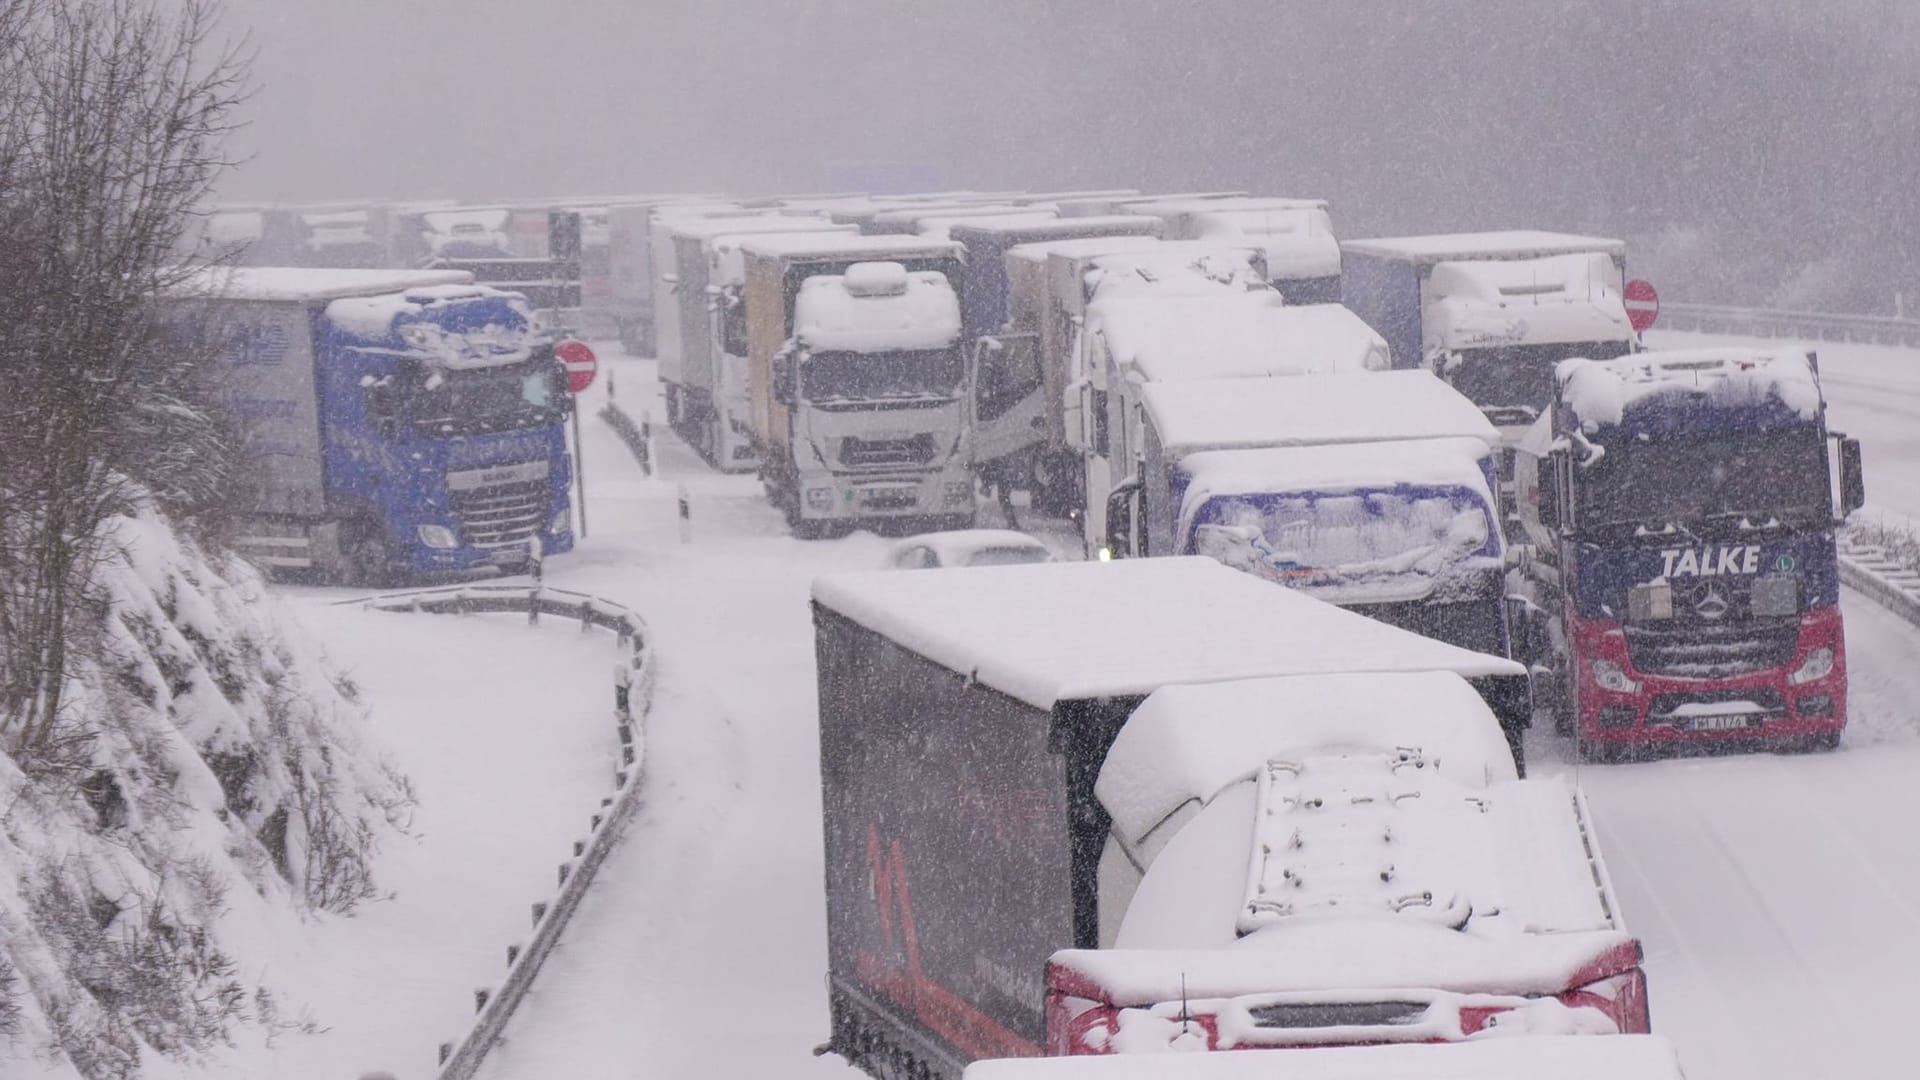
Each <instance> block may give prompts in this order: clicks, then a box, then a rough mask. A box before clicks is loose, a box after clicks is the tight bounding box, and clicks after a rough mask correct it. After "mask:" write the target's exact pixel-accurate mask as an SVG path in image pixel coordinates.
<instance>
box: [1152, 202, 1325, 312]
mask: <svg viewBox="0 0 1920 1080" xmlns="http://www.w3.org/2000/svg"><path fill="white" fill-rule="evenodd" d="M1127 210H1128V212H1130V213H1135V214H1145V215H1149V216H1152V217H1156V218H1159V219H1160V220H1161V221H1163V222H1165V223H1166V227H1167V228H1166V233H1165V236H1166V238H1167V239H1169V240H1215V241H1222V242H1228V243H1243V244H1245V243H1257V244H1260V245H1261V246H1262V247H1264V248H1265V249H1266V259H1267V273H1268V275H1270V276H1269V280H1270V281H1272V283H1273V287H1274V288H1276V289H1278V290H1280V292H1281V293H1283V294H1285V296H1286V298H1287V303H1289V304H1337V303H1339V302H1340V242H1339V241H1338V240H1337V239H1335V238H1334V233H1333V217H1332V215H1331V214H1330V213H1329V211H1328V206H1327V201H1326V200H1325V199H1290V198H1277V197H1255V198H1241V199H1166V200H1161V201H1157V202H1148V203H1134V204H1131V205H1129V206H1128V207H1127Z"/></svg>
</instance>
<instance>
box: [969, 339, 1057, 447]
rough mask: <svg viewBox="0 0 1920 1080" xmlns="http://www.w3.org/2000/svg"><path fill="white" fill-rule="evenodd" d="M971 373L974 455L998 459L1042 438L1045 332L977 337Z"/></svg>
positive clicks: (1044, 409)
mask: <svg viewBox="0 0 1920 1080" xmlns="http://www.w3.org/2000/svg"><path fill="white" fill-rule="evenodd" d="M970 373H971V376H972V378H971V383H972V387H973V393H972V395H971V397H972V404H973V458H974V461H975V462H985V461H995V460H998V459H1000V458H1004V457H1007V456H1009V455H1011V454H1015V453H1018V452H1019V451H1021V450H1024V449H1026V448H1027V447H1029V446H1032V445H1034V444H1035V443H1038V442H1039V441H1040V435H1041V430H1042V429H1043V427H1044V426H1045V424H1046V402H1045V401H1044V400H1043V399H1042V394H1043V393H1044V390H1043V380H1042V379H1041V376H1040V335H1039V334H1036V333H1001V334H993V335H989V336H986V337H981V338H978V339H976V340H975V341H974V343H973V360H972V363H971V365H970Z"/></svg>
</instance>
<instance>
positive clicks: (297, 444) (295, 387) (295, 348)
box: [170, 268, 573, 586]
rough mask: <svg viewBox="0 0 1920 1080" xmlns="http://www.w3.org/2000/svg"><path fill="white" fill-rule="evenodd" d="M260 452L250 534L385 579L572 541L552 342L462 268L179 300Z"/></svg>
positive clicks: (261, 545)
mask: <svg viewBox="0 0 1920 1080" xmlns="http://www.w3.org/2000/svg"><path fill="white" fill-rule="evenodd" d="M170 303H171V304H172V305H173V306H174V308H175V318H176V325H177V326H178V327H179V330H180V333H181V334H182V335H183V340H186V341H189V342H193V343H195V344H196V346H197V347H203V348H205V349H207V350H208V351H209V352H210V353H213V354H215V357H217V359H214V358H213V357H210V359H212V360H213V362H216V363H218V364H219V365H220V367H221V381H222V383H223V387H224V392H223V398H224V401H225V403H226V405H227V407H228V408H229V409H230V410H231V412H232V414H233V416H234V417H235V418H236V419H237V420H238V421H239V422H240V424H241V428H242V439H243V442H242V449H243V453H244V454H245V456H246V457H247V459H248V460H249V461H250V462H252V463H253V466H252V468H251V469H250V470H249V473H248V476H247V481H248V482H247V484H246V485H245V491H244V494H243V498H244V499H245V500H246V501H247V504H248V508H249V515H248V518H247V521H246V523H245V526H244V529H243V533H242V535H241V536H239V537H238V538H237V546H238V547H239V548H240V550H242V551H243V552H246V553H248V554H250V555H252V556H253V557H255V558H256V559H257V560H258V561H260V562H261V563H263V564H264V565H266V566H268V567H269V568H281V569H314V570H318V571H320V572H321V573H322V574H323V575H324V576H325V577H326V578H328V579H329V580H335V581H340V582H344V583H349V584H358V585H375V586H378V585H382V584H385V583H387V582H389V581H391V580H392V579H394V578H396V577H399V576H405V575H413V574H425V573H433V572H446V571H466V570H476V569H482V568H494V567H498V568H506V569H514V568H519V567H522V566H524V565H525V564H526V563H527V562H528V560H529V559H530V558H531V557H533V555H534V551H533V545H537V546H538V548H539V551H540V552H541V553H545V554H552V553H556V552H562V551H567V550H570V549H571V548H572V546H573V529H572V525H571V517H570V515H571V509H572V508H571V506H570V504H569V502H568V484H569V483H570V481H571V479H572V464H571V459H570V458H569V456H568V454H567V443H566V433H565V429H564V427H563V426H562V424H563V421H564V420H565V419H566V418H567V416H568V415H569V414H570V411H571V409H572V401H571V398H570V396H569V395H568V393H567V385H566V373H565V371H564V369H563V368H562V366H561V365H560V364H559V362H558V361H556V360H555V359H554V355H553V346H554V342H553V341H552V340H551V339H550V338H548V337H546V336H544V335H543V334H541V333H539V332H538V331H537V330H536V329H535V327H534V325H533V321H532V312H531V311H530V310H529V309H528V307H527V304H526V301H524V300H523V299H521V298H520V297H519V296H517V295H514V294H512V293H503V292H500V291H498V290H494V289H489V288H486V287H484V286H477V285H474V284H472V283H471V278H470V277H469V275H467V274H465V273H462V272H457V271H419V270H413V271H394V270H382V271H371V270H323V269H304V268H303V269H273V268H262V269H243V270H217V271H209V272H207V273H205V274H203V275H202V276H201V278H200V280H198V281H197V282H195V283H194V284H193V285H192V286H191V287H190V288H187V289H185V290H183V291H182V292H181V293H179V294H177V295H176V296H174V297H171V298H170Z"/></svg>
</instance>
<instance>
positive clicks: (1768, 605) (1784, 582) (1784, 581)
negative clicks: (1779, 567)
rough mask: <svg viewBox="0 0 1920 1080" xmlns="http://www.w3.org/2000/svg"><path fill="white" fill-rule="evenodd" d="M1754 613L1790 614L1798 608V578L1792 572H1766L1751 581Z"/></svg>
mask: <svg viewBox="0 0 1920 1080" xmlns="http://www.w3.org/2000/svg"><path fill="white" fill-rule="evenodd" d="M1752 607H1753V613H1754V614H1755V615H1762V616H1764V615H1792V614H1793V613H1794V612H1797V611H1799V610H1800V579H1799V578H1796V577H1794V576H1793V575H1792V574H1767V575H1764V576H1762V577H1760V578H1758V579H1757V580H1755V581H1754V583H1753V594H1752Z"/></svg>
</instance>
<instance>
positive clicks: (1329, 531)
mask: <svg viewBox="0 0 1920 1080" xmlns="http://www.w3.org/2000/svg"><path fill="white" fill-rule="evenodd" d="M1139 412H1140V417H1139V424H1138V427H1137V430H1138V432H1139V441H1138V442H1137V443H1136V444H1135V447H1136V448H1137V452H1138V457H1137V459H1136V464H1135V466H1134V474H1133V476H1132V477H1131V478H1130V479H1129V480H1128V481H1127V482H1125V483H1123V484H1120V485H1118V486H1117V488H1116V490H1115V493H1114V495H1113V498H1112V501H1111V505H1110V506H1109V507H1108V508H1107V513H1106V515H1105V517H1106V520H1107V522H1108V523H1109V526H1110V531H1109V533H1108V535H1107V537H1106V547H1105V552H1106V554H1107V555H1108V556H1109V557H1127V556H1140V555H1154V556H1157V555H1206V556H1209V557H1211V558H1214V559H1218V560H1219V561H1220V562H1222V563H1225V564H1226V565H1228V566H1231V567H1234V568H1235V569H1238V570H1244V571H1246V572H1248V573H1250V574H1253V575H1255V576H1256V577H1260V578H1263V579H1265V580H1268V581H1272V582H1276V583H1278V584H1282V585H1285V586H1287V587H1289V588H1292V589H1297V590H1299V591H1301V592H1304V593H1306V594H1307V595H1309V596H1312V597H1314V598H1316V599H1319V600H1324V601H1326V602H1328V603H1331V604H1338V605H1340V606H1341V607H1345V608H1348V609H1350V610H1352V611H1356V612H1359V613H1360V614H1363V615H1367V616H1370V617H1372V618H1375V619H1379V620H1381V621H1382V622H1387V623H1391V624H1393V625H1394V626H1398V627H1401V628H1403V629H1406V630H1411V631H1414V632H1415V633H1420V634H1424V635H1426V636H1428V637H1432V638H1436V639H1438V640H1441V641H1446V642H1449V643H1451V644H1454V645H1458V646H1460V647H1462V648H1467V649H1473V650H1475V651H1477V652H1486V653H1492V654H1495V655H1500V656H1505V655H1508V651H1509V628H1508V613H1507V602H1506V589H1505V586H1504V579H1505V574H1506V557H1507V547H1506V542H1505V538H1504V537H1503V536H1502V533H1501V529H1500V524H1499V517H1498V514H1497V512H1496V503H1495V501H1494V496H1493V483H1494V453H1495V451H1496V448H1497V445H1498V439H1499V433H1498V432H1496V431H1495V430H1494V428H1493V426H1492V425H1491V424H1489V423H1488V422H1487V419H1486V417H1485V416H1483V415H1481V413H1480V412H1479V410H1478V409H1476V408H1475V407H1474V405H1473V403H1472V402H1470V401H1468V400H1467V399H1466V398H1464V397H1462V396H1461V395H1460V394H1459V393H1458V392H1457V391H1455V390H1453V389H1452V388H1451V387H1449V386H1447V385H1446V384H1445V383H1442V382H1441V381H1440V380H1438V379H1436V378H1434V377H1433V376H1432V375H1431V374H1429V373H1427V372H1424V371H1388V372H1378V373H1371V374H1332V375H1301V376H1297V377H1294V378H1288V379H1235V380H1215V381H1204V382H1177V381H1175V382H1166V383H1151V384H1148V385H1146V386H1144V387H1143V388H1142V389H1141V394H1140V410H1139ZM1508 734H1509V738H1510V739H1511V740H1512V742H1513V744H1514V747H1515V750H1514V752H1515V753H1516V754H1518V753H1519V749H1518V747H1519V739H1520V734H1521V732H1520V729H1519V728H1514V729H1511V730H1510V731H1509V733H1508Z"/></svg>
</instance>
